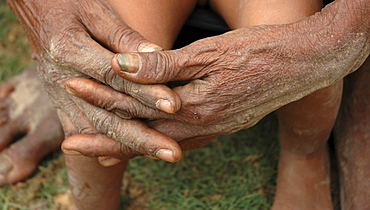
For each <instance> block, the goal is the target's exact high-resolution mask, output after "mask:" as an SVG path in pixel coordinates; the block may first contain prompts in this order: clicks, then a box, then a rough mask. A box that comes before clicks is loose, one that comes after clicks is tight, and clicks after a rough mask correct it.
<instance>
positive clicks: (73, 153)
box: [63, 149, 81, 156]
mask: <svg viewBox="0 0 370 210" xmlns="http://www.w3.org/2000/svg"><path fill="white" fill-rule="evenodd" d="M63 153H64V154H66V155H71V156H80V155H81V153H79V152H77V151H75V150H69V149H64V150H63Z"/></svg>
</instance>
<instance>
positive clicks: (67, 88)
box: [65, 86, 78, 96]
mask: <svg viewBox="0 0 370 210" xmlns="http://www.w3.org/2000/svg"><path fill="white" fill-rule="evenodd" d="M65 90H66V92H67V93H68V94H70V95H73V96H77V95H78V94H77V92H76V91H75V90H74V89H72V88H70V87H68V86H65Z"/></svg>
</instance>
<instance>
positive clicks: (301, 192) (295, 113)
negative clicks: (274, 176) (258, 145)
mask: <svg viewBox="0 0 370 210" xmlns="http://www.w3.org/2000/svg"><path fill="white" fill-rule="evenodd" d="M341 92H342V83H337V84H335V85H332V86H330V87H328V88H325V89H322V90H319V91H316V92H315V93H313V94H311V95H309V96H306V97H305V98H303V99H301V100H299V101H297V102H294V103H291V104H288V105H286V106H284V107H282V108H280V109H279V110H278V112H277V113H278V117H279V140H280V160H279V167H278V180H277V190H276V191H277V192H276V197H275V203H274V207H275V209H283V208H288V209H294V208H297V207H299V209H332V208H333V207H332V203H331V198H330V180H329V162H328V157H327V150H326V149H327V148H326V141H327V139H328V138H329V135H330V132H331V129H332V127H333V125H334V122H335V119H336V116H337V112H338V109H339V104H340V99H341Z"/></svg>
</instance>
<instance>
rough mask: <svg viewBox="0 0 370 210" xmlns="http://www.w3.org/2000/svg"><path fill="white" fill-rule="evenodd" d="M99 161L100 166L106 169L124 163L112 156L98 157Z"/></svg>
mask: <svg viewBox="0 0 370 210" xmlns="http://www.w3.org/2000/svg"><path fill="white" fill-rule="evenodd" d="M98 161H99V163H100V165H102V166H105V167H109V166H114V165H117V164H118V163H120V162H122V160H120V159H119V157H112V156H105V157H98Z"/></svg>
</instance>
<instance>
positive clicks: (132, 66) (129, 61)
mask: <svg viewBox="0 0 370 210" xmlns="http://www.w3.org/2000/svg"><path fill="white" fill-rule="evenodd" d="M116 58H117V60H118V63H119V66H120V69H121V71H125V72H129V73H136V72H137V70H138V68H139V66H140V57H139V55H138V54H135V53H122V54H117V55H116Z"/></svg>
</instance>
